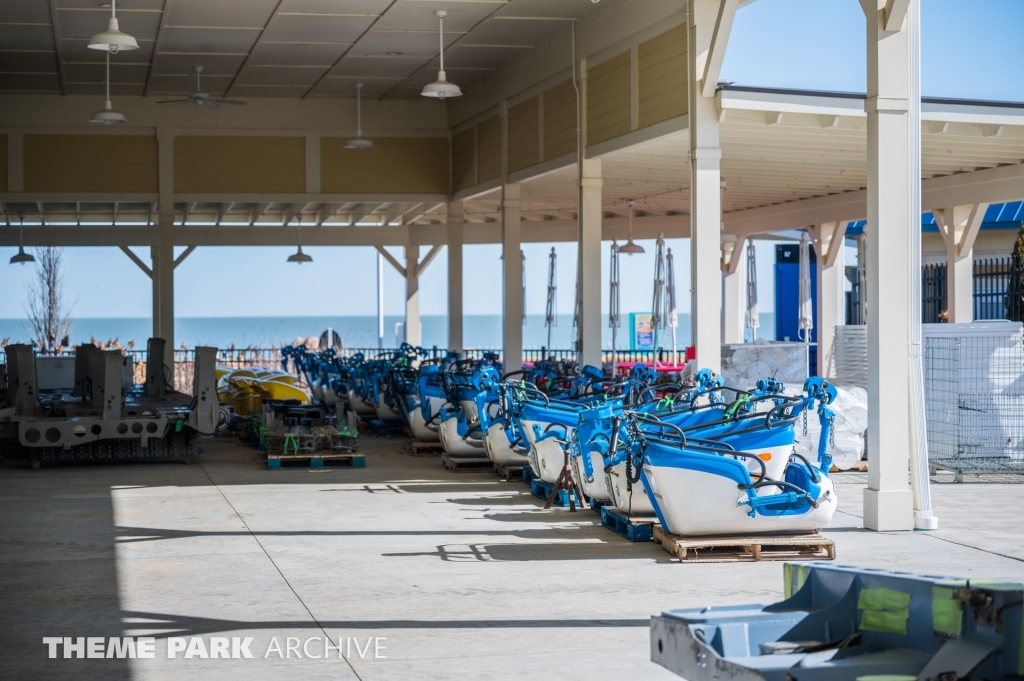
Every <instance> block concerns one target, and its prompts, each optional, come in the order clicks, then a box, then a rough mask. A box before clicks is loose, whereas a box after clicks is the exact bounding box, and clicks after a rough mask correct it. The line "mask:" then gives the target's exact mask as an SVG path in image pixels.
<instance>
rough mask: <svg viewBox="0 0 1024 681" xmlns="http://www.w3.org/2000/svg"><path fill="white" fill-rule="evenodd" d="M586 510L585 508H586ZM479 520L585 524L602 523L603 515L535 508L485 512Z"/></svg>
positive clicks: (595, 524) (596, 524) (597, 524)
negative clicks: (513, 511) (512, 511)
mask: <svg viewBox="0 0 1024 681" xmlns="http://www.w3.org/2000/svg"><path fill="white" fill-rule="evenodd" d="M584 510H585V509H584ZM478 520H497V521H498V522H503V523H552V522H557V523H579V524H583V525H594V526H600V525H601V516H599V515H598V514H596V513H589V514H588V513H584V512H583V511H577V512H576V513H571V514H569V515H565V514H559V515H557V516H555V515H553V514H552V513H551V511H550V510H548V511H545V510H544V509H543V508H540V509H535V510H532V511H522V512H520V513H485V514H484V515H483V517H482V518H479V519H478Z"/></svg>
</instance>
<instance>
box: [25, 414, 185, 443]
mask: <svg viewBox="0 0 1024 681" xmlns="http://www.w3.org/2000/svg"><path fill="white" fill-rule="evenodd" d="M167 424H168V416H167V414H163V413H160V414H155V415H153V416H140V417H134V418H102V419H98V418H95V417H93V418H89V417H74V418H70V419H41V420H33V421H19V422H18V442H19V443H20V444H21V445H22V446H23V447H63V448H64V449H70V448H71V447H74V446H76V445H81V444H85V443H87V442H96V441H98V440H138V441H139V443H140V444H141V446H143V447H146V446H147V440H148V439H149V438H151V437H152V438H161V437H163V436H164V434H166V432H167Z"/></svg>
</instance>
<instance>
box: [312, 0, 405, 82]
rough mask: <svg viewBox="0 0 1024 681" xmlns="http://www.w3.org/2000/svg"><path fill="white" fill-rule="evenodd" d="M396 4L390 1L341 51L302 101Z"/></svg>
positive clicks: (394, 0)
mask: <svg viewBox="0 0 1024 681" xmlns="http://www.w3.org/2000/svg"><path fill="white" fill-rule="evenodd" d="M396 4H398V0H391V4H389V5H388V6H387V9H385V10H384V11H383V12H381V13H380V14H378V15H377V17H376V18H375V19H374V20H373V21H372V22H370V25H369V26H367V27H366V30H365V31H363V32H362V33H360V34H359V37H358V38H356V39H355V41H354V42H353V43H352V45H350V46H349V47H348V49H347V50H345V51H343V52H342V53H341V56H340V57H338V58H337V59H336V60H335V61H334V63H333V64H331V68H329V69H327V70H326V71H324V72H323V74H321V76H320V77H319V78H317V79H316V82H315V83H313V85H312V87H310V88H309V89H308V90H306V92H305V93H304V94H303V95H302V99H305V98H306V97H309V96H310V95H311V94H313V91H314V90H316V89H317V88H318V87H320V83H322V82H324V80H325V79H326V78H327V74H329V73H330V72H331V71H333V70H334V69H336V68H337V67H338V64H340V63H341V60H342V59H344V58H345V57H346V56H347V55H348V53H349V52H351V51H352V48H353V47H355V46H356V43H358V42H359V41H360V40H362V39H363V36H365V35H367V34H368V33H369V32H370V31H372V30H373V27H374V26H376V25H377V22H378V21H380V18H381V17H382V16H384V15H385V14H387V13H388V11H389V10H390V9H391V8H392V7H394V6H395V5H396Z"/></svg>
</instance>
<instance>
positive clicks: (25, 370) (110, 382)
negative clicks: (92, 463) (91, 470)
mask: <svg viewBox="0 0 1024 681" xmlns="http://www.w3.org/2000/svg"><path fill="white" fill-rule="evenodd" d="M156 340H158V341H159V342H157V343H152V342H151V343H150V344H149V348H150V351H151V352H153V351H154V349H155V350H156V351H157V352H156V353H155V356H156V357H157V358H158V360H157V362H161V360H162V356H163V352H162V347H163V341H161V340H159V339H156ZM7 356H8V361H9V362H10V363H11V369H12V371H13V381H12V384H11V385H12V387H11V388H10V389H9V390H8V393H7V400H8V402H9V404H8V408H6V409H4V410H3V411H2V412H0V453H2V454H3V455H4V456H5V457H8V458H30V459H32V460H33V461H63V460H125V459H139V458H146V459H153V458H162V459H182V458H186V459H187V458H189V457H192V456H195V455H196V453H197V445H196V444H195V440H196V434H197V433H199V434H204V435H212V434H213V433H214V432H215V430H216V424H217V417H218V406H219V404H218V400H217V385H216V362H217V349H216V348H197V349H196V363H195V376H194V384H195V386H196V395H195V397H190V396H188V395H183V394H180V393H174V392H171V393H168V392H166V390H165V385H166V384H165V378H166V377H165V375H164V372H163V366H162V363H158V364H154V367H158V369H156V370H155V371H152V370H151V371H150V373H149V375H150V376H156V377H157V380H154V381H153V382H152V384H151V386H131V385H129V386H128V387H125V385H124V356H123V355H122V353H121V351H119V350H108V351H103V350H100V349H99V348H97V347H95V346H92V345H84V346H79V347H78V348H77V352H76V357H75V369H76V371H75V382H74V383H75V385H74V390H73V392H74V395H75V396H74V397H72V396H70V395H69V394H68V393H67V392H62V391H52V392H44V394H43V395H40V394H39V391H38V390H37V389H36V386H35V378H34V369H35V351H34V348H33V347H32V346H28V345H23V346H10V347H9V348H8V351H7ZM150 387H155V389H156V390H157V391H158V392H159V395H158V396H157V397H149V396H145V393H146V392H147V388H150ZM40 399H42V401H40ZM190 400H191V404H190ZM44 410H45V413H46V414H47V416H45V417H44V416H43V414H44ZM174 424H176V426H175V425H174ZM183 425H184V426H187V427H186V428H185V429H182V426H183ZM169 438H170V439H169ZM171 439H173V442H171Z"/></svg>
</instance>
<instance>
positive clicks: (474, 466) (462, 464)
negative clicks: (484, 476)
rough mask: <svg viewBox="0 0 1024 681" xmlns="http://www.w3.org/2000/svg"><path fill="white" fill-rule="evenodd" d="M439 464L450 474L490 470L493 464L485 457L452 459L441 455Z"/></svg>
mask: <svg viewBox="0 0 1024 681" xmlns="http://www.w3.org/2000/svg"><path fill="white" fill-rule="evenodd" d="M441 463H443V464H444V467H445V468H447V469H448V470H450V471H451V472H452V473H471V472H479V471H486V470H490V469H491V468H492V467H493V466H494V464H493V463H492V462H491V460H490V459H488V458H487V457H486V456H463V457H452V456H448V455H447V454H442V455H441Z"/></svg>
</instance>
